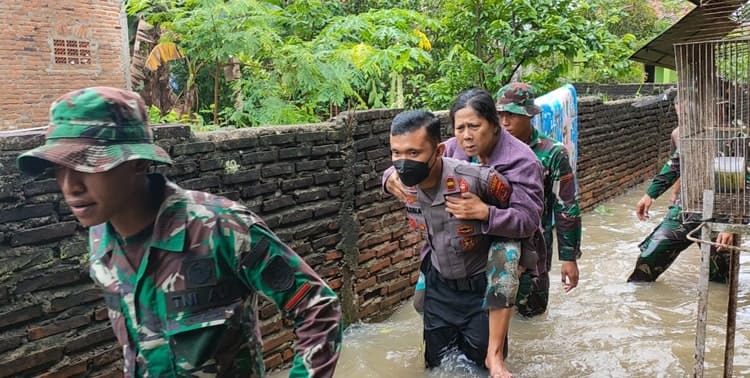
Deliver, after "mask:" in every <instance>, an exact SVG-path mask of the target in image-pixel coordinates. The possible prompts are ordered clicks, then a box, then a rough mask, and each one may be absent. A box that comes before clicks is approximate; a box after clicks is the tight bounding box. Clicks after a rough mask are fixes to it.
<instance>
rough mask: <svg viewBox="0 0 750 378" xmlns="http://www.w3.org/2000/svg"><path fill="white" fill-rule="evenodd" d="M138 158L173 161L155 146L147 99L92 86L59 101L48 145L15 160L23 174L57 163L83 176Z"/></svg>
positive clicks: (52, 114)
mask: <svg viewBox="0 0 750 378" xmlns="http://www.w3.org/2000/svg"><path fill="white" fill-rule="evenodd" d="M138 159H145V160H151V161H155V162H161V163H166V164H171V163H172V160H171V159H170V158H169V155H168V154H167V152H166V151H164V149H162V148H161V147H159V146H157V145H155V144H154V141H153V133H152V131H151V129H150V128H149V126H148V124H147V118H146V105H145V104H144V102H143V99H141V96H139V95H138V94H137V93H135V92H131V91H127V90H123V89H118V88H110V87H91V88H84V89H80V90H76V91H73V92H69V93H66V94H64V95H63V96H61V97H60V98H58V99H57V100H55V101H54V102H53V103H52V106H51V107H50V123H49V126H48V127H47V134H46V136H45V143H44V145H42V146H39V147H37V148H35V149H33V150H30V151H27V152H25V153H23V154H21V155H20V156H18V159H17V160H16V161H17V163H18V168H19V169H20V170H21V171H22V172H24V173H27V174H39V173H41V172H42V171H44V169H46V168H48V167H50V166H52V165H55V164H58V165H62V166H65V167H68V168H71V169H73V170H76V171H79V172H85V173H97V172H105V171H108V170H110V169H112V168H114V167H116V166H118V165H120V164H122V163H124V162H126V161H129V160H138Z"/></svg>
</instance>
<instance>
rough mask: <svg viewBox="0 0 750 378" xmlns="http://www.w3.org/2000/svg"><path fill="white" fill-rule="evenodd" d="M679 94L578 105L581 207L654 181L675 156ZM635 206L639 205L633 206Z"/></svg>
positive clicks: (595, 100)
mask: <svg viewBox="0 0 750 378" xmlns="http://www.w3.org/2000/svg"><path fill="white" fill-rule="evenodd" d="M674 95H675V92H671V93H670V94H668V99H667V100H663V97H662V96H654V97H645V98H642V99H638V100H633V99H629V100H617V101H611V102H607V103H602V101H601V99H599V98H595V97H594V98H592V97H589V98H583V99H581V100H579V102H578V121H579V122H578V125H579V126H578V127H579V129H578V167H577V170H578V172H577V174H578V186H579V192H580V199H581V209H583V210H589V209H592V208H593V207H594V206H595V205H596V204H598V203H600V202H602V201H605V200H607V199H610V198H612V197H616V196H617V195H619V194H621V193H623V192H624V191H626V190H627V189H628V188H631V187H633V186H634V185H637V184H639V183H641V182H643V181H645V180H648V179H650V178H651V177H652V176H653V175H654V173H656V172H658V170H659V169H661V167H662V165H664V163H665V162H666V161H667V159H668V158H669V136H670V133H671V132H672V130H673V129H674V128H675V127H677V115H676V113H675V111H674V106H673V101H672V100H673V98H674ZM633 206H635V204H633Z"/></svg>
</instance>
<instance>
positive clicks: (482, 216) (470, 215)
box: [445, 192, 490, 222]
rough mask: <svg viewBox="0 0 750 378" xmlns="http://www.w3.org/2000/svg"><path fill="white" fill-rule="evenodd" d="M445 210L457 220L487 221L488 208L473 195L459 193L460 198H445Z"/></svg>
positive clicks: (488, 216) (488, 215)
mask: <svg viewBox="0 0 750 378" xmlns="http://www.w3.org/2000/svg"><path fill="white" fill-rule="evenodd" d="M445 210H447V211H448V212H449V213H451V214H452V215H453V216H454V217H456V218H458V219H465V220H479V221H485V222H486V221H487V220H488V219H489V218H490V208H489V207H488V206H487V204H486V203H484V202H482V199H481V198H479V196H477V195H476V194H474V193H468V192H467V193H461V196H446V197H445Z"/></svg>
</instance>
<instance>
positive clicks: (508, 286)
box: [384, 89, 545, 377]
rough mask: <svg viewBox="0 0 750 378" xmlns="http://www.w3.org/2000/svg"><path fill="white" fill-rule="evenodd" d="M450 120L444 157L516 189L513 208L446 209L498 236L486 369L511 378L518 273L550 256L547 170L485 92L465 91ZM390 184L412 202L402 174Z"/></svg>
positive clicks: (470, 204)
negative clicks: (508, 357) (544, 222)
mask: <svg viewBox="0 0 750 378" xmlns="http://www.w3.org/2000/svg"><path fill="white" fill-rule="evenodd" d="M450 121H451V124H452V126H453V131H454V135H455V136H454V137H452V138H450V139H449V140H447V141H446V142H445V143H444V145H445V152H444V156H446V157H451V158H454V159H458V160H463V161H468V162H473V163H478V164H481V165H486V166H489V167H492V168H494V169H495V170H496V171H497V172H498V173H500V174H501V175H503V176H504V177H505V179H506V180H507V181H508V183H509V184H510V186H511V189H512V192H511V195H510V200H509V206H508V208H499V207H496V206H492V205H490V204H488V203H485V202H483V201H482V200H481V199H480V198H479V197H478V196H476V195H473V194H471V193H466V194H464V195H462V196H455V197H449V198H447V199H446V201H447V202H446V204H445V207H446V210H447V212H448V213H449V214H450V215H451V216H452V217H455V218H456V219H460V220H478V221H481V222H482V230H481V231H482V233H484V234H486V235H491V236H494V237H496V241H495V242H493V243H492V244H491V245H490V248H489V250H488V251H487V253H488V259H489V260H488V265H487V269H486V276H487V288H486V295H485V299H484V306H485V307H487V308H489V340H488V349H487V356H486V358H485V365H486V366H487V368H488V369H489V370H490V374H491V376H492V377H509V376H511V375H510V373H509V372H508V370H507V368H506V366H505V354H506V353H507V350H506V348H507V347H506V345H504V341H505V339H506V336H507V331H508V327H509V325H510V319H511V317H512V315H513V308H512V307H513V305H514V302H515V297H516V292H517V290H518V274H519V272H521V271H523V270H531V271H534V270H535V269H536V261H537V258H536V257H537V253H539V254H544V253H545V250H544V248H545V247H544V240H543V237H542V233H541V228H540V220H541V214H542V209H543V182H542V166H541V164H540V163H539V161H538V160H537V158H536V156H535V155H534V153H533V151H532V150H531V149H530V148H529V147H528V146H527V145H526V144H525V143H523V142H521V141H519V140H518V139H516V138H514V137H513V136H512V135H511V134H509V133H508V132H507V131H505V130H504V129H503V128H502V127H501V126H500V120H499V118H498V114H497V109H496V106H495V102H494V100H493V99H492V96H491V95H490V94H489V93H488V92H487V91H485V90H482V89H469V90H466V91H464V92H461V93H460V94H459V95H458V96H457V98H456V100H455V101H454V103H453V106H452V107H451V110H450ZM384 184H385V190H386V191H387V192H388V193H390V194H392V195H394V196H396V197H398V198H400V199H401V200H403V201H406V200H407V193H406V192H405V190H404V186H403V184H402V182H401V180H400V179H399V177H398V173H397V172H394V171H392V170H389V171H386V172H385V174H384ZM446 218H448V217H446ZM511 240H521V241H522V242H521V256H520V257H516V258H515V261H516V263H517V264H518V271H517V272H512V273H511V274H508V271H507V269H504V268H505V267H503V266H500V264H504V263H505V262H507V261H509V260H513V257H512V256H510V254H511V253H512V251H514V250H516V251H517V249H514V248H508V245H509V243H510V242H511ZM427 244H429V243H425V246H424V247H423V254H422V257H423V258H425V254H426V251H425V249H429V246H428V245H427ZM424 265H425V264H423V266H424ZM426 290H427V294H426V296H425V297H426V299H425V305H424V306H425V318H424V319H425V333H426V335H425V339H426V341H427V338H428V335H427V333H428V332H430V328H432V327H431V325H430V324H428V323H430V322H432V321H431V320H430V319H434V318H435V316H433V315H434V314H428V312H430V311H429V310H430V304H429V301H430V295H429V291H430V287H429V284H428V285H427V288H426ZM438 315H439V314H438ZM428 362H429V361H428ZM428 365H429V364H428Z"/></svg>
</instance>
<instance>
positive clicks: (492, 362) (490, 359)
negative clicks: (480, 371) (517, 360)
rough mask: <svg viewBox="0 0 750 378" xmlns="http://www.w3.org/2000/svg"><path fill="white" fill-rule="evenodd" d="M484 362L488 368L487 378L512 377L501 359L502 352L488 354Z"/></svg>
mask: <svg viewBox="0 0 750 378" xmlns="http://www.w3.org/2000/svg"><path fill="white" fill-rule="evenodd" d="M484 363H485V365H487V369H489V370H490V377H489V378H513V374H511V373H510V372H509V371H508V369H506V368H505V361H503V357H502V354H494V355H493V356H489V355H488V356H487V358H486V359H485V360H484Z"/></svg>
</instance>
